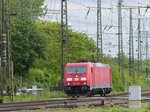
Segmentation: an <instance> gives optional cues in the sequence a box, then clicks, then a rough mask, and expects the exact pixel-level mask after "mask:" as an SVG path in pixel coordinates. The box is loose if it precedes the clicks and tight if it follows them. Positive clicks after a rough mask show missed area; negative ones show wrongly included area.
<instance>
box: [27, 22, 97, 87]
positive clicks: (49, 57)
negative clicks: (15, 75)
mask: <svg viewBox="0 0 150 112" xmlns="http://www.w3.org/2000/svg"><path fill="white" fill-rule="evenodd" d="M37 28H38V30H39V32H40V33H41V34H42V35H43V36H44V39H45V41H46V47H45V48H44V58H43V59H42V58H37V59H36V61H35V64H34V68H30V70H29V73H28V79H29V80H31V81H28V82H29V83H30V82H31V83H30V84H33V83H36V84H41V85H42V86H46V85H47V86H50V85H56V84H57V83H58V81H59V79H60V25H59V24H57V23H48V22H47V23H37ZM69 43H70V48H69V49H70V55H69V56H70V57H69V58H70V61H69V62H76V61H77V60H81V59H85V58H86V59H87V60H92V58H91V54H92V52H93V51H94V50H95V44H94V41H93V40H92V39H89V38H88V37H87V36H86V35H85V34H82V33H77V32H73V31H72V30H71V29H70V30H69ZM39 71H40V72H39ZM32 80H33V81H32Z"/></svg>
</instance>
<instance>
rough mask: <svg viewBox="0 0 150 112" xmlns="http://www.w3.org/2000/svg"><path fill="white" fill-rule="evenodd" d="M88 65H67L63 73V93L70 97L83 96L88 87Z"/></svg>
mask: <svg viewBox="0 0 150 112" xmlns="http://www.w3.org/2000/svg"><path fill="white" fill-rule="evenodd" d="M89 65H90V64H89V63H68V64H67V65H66V67H65V71H64V91H65V93H66V94H68V95H71V96H75V95H76V96H77V95H85V94H86V93H87V92H88V91H89V90H90V87H89V86H88V85H89V84H90V80H88V79H89V78H88V77H89V76H90V75H91V71H89Z"/></svg>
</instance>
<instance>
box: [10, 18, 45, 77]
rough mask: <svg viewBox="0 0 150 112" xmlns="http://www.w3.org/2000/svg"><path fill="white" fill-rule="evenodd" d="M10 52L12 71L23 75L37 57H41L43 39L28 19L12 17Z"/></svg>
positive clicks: (43, 44)
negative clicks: (11, 55)
mask: <svg viewBox="0 0 150 112" xmlns="http://www.w3.org/2000/svg"><path fill="white" fill-rule="evenodd" d="M11 37H12V53H13V61H14V72H15V74H16V75H25V74H26V73H27V71H28V69H29V68H30V67H32V66H33V64H34V61H35V59H36V58H38V57H43V56H44V55H43V53H42V49H43V48H44V47H45V40H44V39H43V38H42V35H41V34H40V33H39V32H38V31H37V30H36V28H35V26H34V24H33V23H31V22H30V20H28V19H24V20H22V19H20V18H14V19H12V31H11Z"/></svg>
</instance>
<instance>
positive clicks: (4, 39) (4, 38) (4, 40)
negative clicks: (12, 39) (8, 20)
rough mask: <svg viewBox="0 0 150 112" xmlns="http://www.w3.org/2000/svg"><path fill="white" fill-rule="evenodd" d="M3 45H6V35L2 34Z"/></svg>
mask: <svg viewBox="0 0 150 112" xmlns="http://www.w3.org/2000/svg"><path fill="white" fill-rule="evenodd" d="M2 43H3V44H6V34H2Z"/></svg>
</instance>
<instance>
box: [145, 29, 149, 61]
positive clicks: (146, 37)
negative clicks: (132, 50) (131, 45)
mask: <svg viewBox="0 0 150 112" xmlns="http://www.w3.org/2000/svg"><path fill="white" fill-rule="evenodd" d="M148 36H149V33H148V31H146V34H145V41H146V46H145V48H146V49H145V52H146V60H147V59H148V58H149V51H148V49H149V48H148V45H149V43H148V41H149V39H148Z"/></svg>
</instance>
